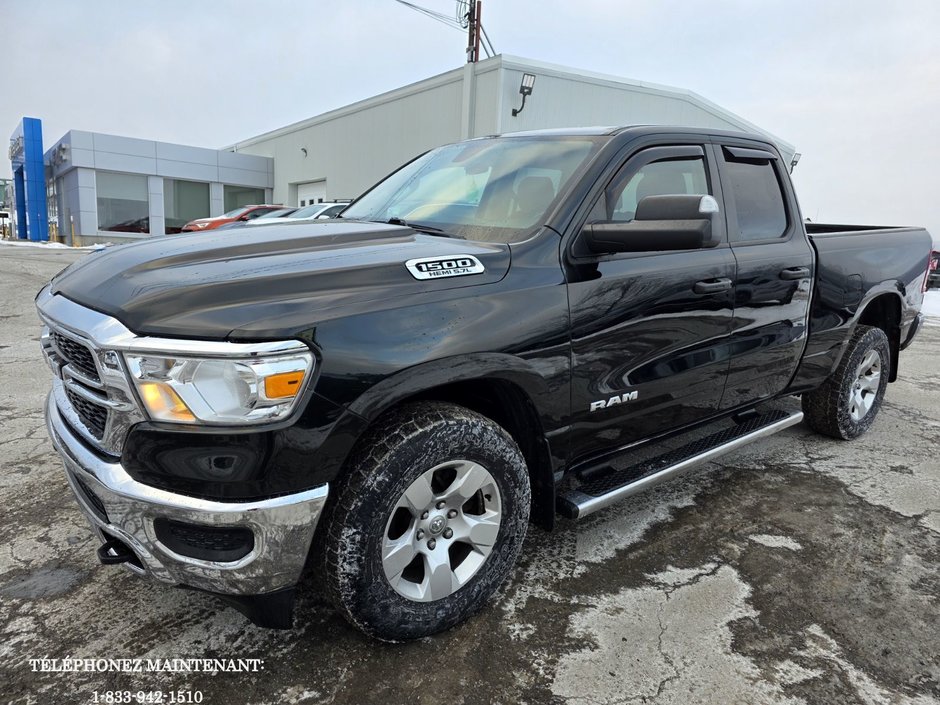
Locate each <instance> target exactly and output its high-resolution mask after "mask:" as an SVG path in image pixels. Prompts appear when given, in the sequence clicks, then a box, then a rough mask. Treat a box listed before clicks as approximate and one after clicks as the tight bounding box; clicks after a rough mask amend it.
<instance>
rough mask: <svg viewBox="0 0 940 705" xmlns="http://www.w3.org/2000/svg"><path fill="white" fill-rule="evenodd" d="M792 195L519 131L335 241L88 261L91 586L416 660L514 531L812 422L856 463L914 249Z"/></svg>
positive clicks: (260, 237)
mask: <svg viewBox="0 0 940 705" xmlns="http://www.w3.org/2000/svg"><path fill="white" fill-rule="evenodd" d="M785 167H786V165H785V164H784V163H783V161H782V159H781V156H780V154H779V153H778V151H777V149H776V148H775V147H774V145H773V144H771V143H769V142H768V141H767V140H765V139H762V138H760V137H757V136H753V135H746V134H736V133H721V132H713V131H706V132H703V131H696V130H690V129H682V128H664V127H628V128H620V129H571V130H558V131H550V132H537V133H520V134H515V135H508V136H502V137H492V138H483V139H475V140H470V141H466V142H461V143H458V144H452V145H448V146H444V147H440V148H438V149H434V150H432V151H430V152H428V153H426V154H424V155H422V156H420V157H418V158H417V159H415V160H414V161H412V162H410V163H409V164H407V165H405V166H404V167H402V168H401V169H400V170H398V171H396V172H395V173H393V174H392V175H390V176H389V177H387V178H386V179H384V180H383V181H381V182H380V183H378V184H377V185H376V186H374V187H373V188H372V189H371V190H370V191H368V192H367V193H366V194H365V195H363V196H362V197H360V198H359V199H358V200H357V201H356V202H355V203H353V204H352V205H351V206H349V207H348V208H347V209H346V210H345V211H344V212H343V213H342V215H341V218H340V219H334V220H329V221H322V222H312V223H298V224H288V225H272V226H265V227H261V226H259V227H257V228H245V229H242V230H232V231H226V232H220V233H218V234H215V233H199V234H193V235H184V236H174V237H166V238H154V239H152V240H149V241H146V242H142V243H138V244H132V245H124V246H120V247H115V248H111V249H108V250H106V251H103V252H100V253H95V254H92V255H89V256H87V257H86V258H84V259H83V260H81V261H79V262H77V263H76V264H74V265H72V266H71V267H69V268H68V269H66V270H65V271H63V272H62V273H60V274H59V275H58V276H56V277H55V278H54V279H53V280H52V281H51V282H50V284H49V285H48V286H46V287H45V288H44V289H43V290H42V291H41V292H40V293H39V295H38V297H37V306H38V310H39V314H40V317H41V319H42V321H43V323H44V328H43V332H42V338H41V340H42V349H43V352H44V354H45V356H46V359H47V361H48V362H49V364H50V367H51V368H52V371H53V372H54V374H55V377H54V379H53V389H52V393H51V394H50V396H49V400H48V403H47V407H46V415H47V422H48V428H49V432H50V434H51V437H52V439H53V442H54V444H55V447H56V448H57V450H58V451H59V453H60V455H61V456H62V458H63V460H64V462H65V468H66V477H67V479H68V483H69V485H70V486H71V489H72V490H73V492H74V494H75V496H76V498H77V500H78V502H79V504H80V506H81V508H82V510H83V512H84V514H85V515H86V516H87V518H88V520H89V521H90V522H91V524H92V526H93V527H94V530H95V531H96V532H97V533H98V534H99V535H100V538H101V540H102V546H101V548H100V549H99V551H98V557H99V558H100V560H101V561H102V562H103V563H121V564H123V565H124V566H125V567H126V568H129V569H130V570H132V571H134V572H136V573H139V574H141V575H145V576H149V577H150V578H153V579H156V580H158V581H162V582H164V583H167V584H171V585H179V586H185V587H190V588H195V589H199V590H203V591H208V592H212V593H214V594H218V595H221V596H224V597H227V598H228V599H229V600H230V601H232V602H234V603H235V604H236V606H238V607H239V608H240V609H242V611H244V612H245V613H246V614H248V615H249V616H250V617H252V618H253V619H254V620H255V621H256V622H258V623H260V624H265V625H268V626H280V627H285V626H289V625H290V624H291V617H292V605H293V599H294V592H295V589H296V585H297V583H298V581H299V580H300V578H301V576H302V574H304V572H305V569H306V570H310V571H312V572H313V573H314V574H315V577H316V579H318V580H319V581H320V583H321V585H322V589H323V590H324V591H325V592H326V593H327V595H328V596H329V597H330V598H331V599H332V601H333V602H334V604H335V605H336V607H337V609H338V610H339V611H340V612H342V614H344V615H345V616H346V617H347V618H348V619H349V620H350V621H351V622H352V623H353V624H355V625H356V626H357V627H359V628H360V629H362V630H363V631H365V632H366V633H368V634H370V635H373V636H375V637H378V638H381V639H388V640H401V639H409V638H415V637H420V636H424V635H427V634H431V633H434V632H436V631H439V630H442V629H446V628H448V627H451V626H453V625H454V624H457V623H458V622H460V621H461V620H463V619H465V618H467V617H468V616H469V615H471V614H472V613H473V612H474V611H476V610H478V609H480V608H481V607H482V606H483V605H484V604H485V602H486V601H487V598H488V597H489V596H490V595H491V594H492V593H493V592H494V590H495V589H496V588H497V587H498V586H499V585H500V584H501V583H502V582H503V581H504V580H505V579H506V577H507V576H508V575H509V574H510V572H511V570H512V567H513V564H514V562H515V560H516V557H517V555H518V553H519V550H520V548H521V546H522V542H523V537H524V536H525V533H526V529H527V526H528V524H529V522H530V521H532V522H534V523H536V524H537V525H541V526H542V527H545V528H550V527H551V526H552V525H553V522H554V521H555V517H556V516H557V515H558V514H559V513H560V514H562V515H564V516H567V517H570V518H578V517H582V516H585V515H587V514H589V513H590V512H593V511H596V510H597V509H599V508H602V507H605V506H607V505H609V504H611V503H612V502H614V501H615V500H618V499H620V498H622V497H625V496H627V495H629V494H632V493H634V492H637V491H639V490H642V489H643V488H645V487H648V486H649V485H651V484H653V483H654V482H657V481H659V480H662V479H664V478H666V477H669V476H670V475H672V474H674V473H676V472H679V471H681V470H682V469H684V468H687V467H690V466H691V465H694V464H696V463H701V462H703V461H706V460H708V459H710V458H714V457H716V456H717V455H719V454H721V453H724V452H727V451H729V450H733V449H734V448H737V447H740V446H741V445H742V444H744V443H747V442H750V441H753V440H755V439H757V438H760V437H762V436H766V435H768V434H770V433H773V432H775V431H778V430H780V429H783V428H785V427H787V426H790V425H793V424H796V423H799V422H800V421H801V420H805V421H806V422H807V423H808V424H809V425H810V426H811V427H812V428H814V429H816V430H817V431H819V432H822V433H824V434H828V435H830V436H833V437H835V438H841V439H851V438H855V437H856V436H859V435H860V434H862V433H864V432H865V431H866V430H867V429H868V428H869V426H870V425H871V424H872V422H873V420H874V419H875V416H876V414H877V413H878V409H879V406H880V405H881V402H882V398H883V396H884V393H885V388H886V386H887V384H888V383H889V382H891V381H893V380H895V379H896V377H897V374H898V362H899V360H898V357H899V353H900V351H901V350H903V349H904V348H905V347H906V346H907V345H908V344H909V343H910V342H911V340H912V338H913V337H914V335H915V333H916V331H917V329H918V325H919V321H920V314H919V308H920V305H921V302H922V301H923V291H924V286H925V278H926V273H927V266H928V256H929V254H930V249H931V238H930V236H929V235H928V233H927V232H926V231H924V230H923V229H920V228H874V227H851V226H843V225H839V226H830V225H817V224H811V225H804V223H803V220H802V218H801V215H800V208H799V205H798V204H797V200H796V196H795V195H794V192H793V187H792V185H791V182H790V179H789V174H788V172H787V169H786V168H785ZM792 395H802V412H800V411H796V410H795V406H794V405H791V406H792V407H793V408H791V409H790V410H789V411H788V410H786V409H783V410H781V409H780V408H779V407H780V406H781V404H780V403H779V402H778V403H777V404H770V405H768V402H773V400H775V399H779V398H780V397H784V396H792ZM783 406H786V405H783ZM716 423H717V424H719V425H720V426H721V428H720V430H716V431H714V432H708V429H707V428H706V425H708V426H709V428H710V425H712V424H716ZM703 432H704V434H705V435H703ZM691 434H696V435H695V440H694V441H692V442H688V443H685V445H683V443H684V440H683V439H684V438H685V437H689V438H691V437H692V436H691ZM666 441H668V442H670V443H671V449H670V450H669V451H668V452H661V453H660V454H659V455H655V454H653V453H647V456H648V457H646V459H645V460H643V461H642V462H639V463H633V464H632V465H629V466H628V467H624V466H623V463H619V464H618V463H615V464H614V466H618V467H617V469H614V466H612V465H611V462H610V461H611V458H613V457H614V456H617V455H622V454H624V453H628V454H630V455H631V456H635V455H636V454H637V453H638V452H639V451H640V450H644V449H646V450H648V449H649V448H651V447H658V448H662V447H663V443H664V442H666ZM641 447H642V448H641Z"/></svg>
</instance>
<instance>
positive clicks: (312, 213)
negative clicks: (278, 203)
mask: <svg viewBox="0 0 940 705" xmlns="http://www.w3.org/2000/svg"><path fill="white" fill-rule="evenodd" d="M348 205H349V204H348V203H314V204H313V205H310V206H306V207H304V208H298V209H297V210H295V211H294V212H293V213H290V214H288V215H284V216H280V217H278V218H263V219H262V218H258V219H257V220H249V221H248V222H247V223H246V225H273V224H274V223H296V222H297V221H298V220H317V219H319V218H335V217H336V215H337V214H338V213H339V212H340V211H342V210H343V209H344V208H346V207H347V206H348ZM259 221H260V222H259Z"/></svg>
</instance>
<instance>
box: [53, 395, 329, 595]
mask: <svg viewBox="0 0 940 705" xmlns="http://www.w3.org/2000/svg"><path fill="white" fill-rule="evenodd" d="M46 426H47V427H48V430H49V436H50V437H51V439H52V443H53V445H54V446H55V449H56V450H57V451H58V453H59V455H60V456H61V457H62V460H63V461H64V463H65V470H66V476H67V478H68V482H69V486H70V487H71V488H72V492H73V493H74V494H75V497H76V499H77V500H78V503H79V506H80V507H81V509H82V512H83V513H84V514H85V516H86V518H87V519H88V521H89V522H90V523H91V525H92V527H93V528H94V529H95V531H96V532H97V533H98V534H99V536H100V537H101V538H102V540H103V541H107V540H108V539H110V538H117V539H119V540H120V541H123V542H124V543H125V544H126V545H127V546H128V547H129V548H130V549H131V550H132V551H133V552H134V554H135V555H136V558H137V561H138V562H139V566H138V565H134V563H124V564H123V565H125V566H127V567H128V568H129V569H130V570H132V571H133V572H135V573H138V574H140V575H144V576H147V577H150V578H153V579H154V580H158V581H160V582H162V583H167V584H170V585H181V586H186V587H192V588H197V589H200V590H205V591H209V592H213V593H219V594H223V595H232V596H238V595H262V594H267V593H272V592H275V591H277V590H281V589H283V588H288V587H292V586H293V585H295V584H296V583H297V582H298V580H299V579H300V575H301V572H302V570H303V567H304V564H305V563H306V560H307V554H308V552H309V550H310V543H311V541H312V540H313V533H314V530H315V529H316V525H317V521H318V520H319V517H320V512H321V511H322V509H323V505H324V504H325V502H326V497H327V492H328V486H327V485H321V486H319V487H315V488H314V489H312V490H307V491H305V492H299V493H297V494H291V495H286V496H282V497H275V498H272V499H265V500H259V501H252V502H215V501H211V500H205V499H198V498H195V497H188V496H185V495H179V494H174V493H172V492H167V491H165V490H161V489H157V488H154V487H150V486H148V485H144V484H142V483H140V482H137V481H136V480H134V478H132V477H131V476H130V475H129V474H128V473H127V471H126V470H124V468H123V467H122V466H121V464H120V463H119V462H109V461H106V460H103V459H101V458H100V457H99V456H98V455H96V454H95V453H93V452H91V451H90V450H88V448H87V447H86V445H85V444H84V442H83V441H82V440H80V439H79V437H78V436H77V435H76V433H75V432H74V431H73V430H72V429H71V428H70V427H69V426H68V424H66V422H65V421H64V420H63V418H62V416H61V414H60V413H59V409H58V407H57V406H56V403H55V399H54V396H53V395H52V394H50V395H49V398H48V399H47V401H46ZM82 485H84V487H83V486H82ZM87 492H91V493H92V495H93V497H92V498H90V497H89V496H88V494H87ZM95 498H96V499H97V500H98V502H97V503H96V502H94V501H93V499H95ZM96 505H97V506H96ZM160 518H164V519H171V520H176V521H179V522H186V523H189V524H198V525H203V526H213V527H241V528H248V529H250V530H251V531H252V532H253V534H254V546H253V547H252V549H251V551H250V553H248V554H247V555H246V556H244V557H242V558H239V559H238V560H235V561H231V562H217V561H207V560H200V559H197V558H191V557H189V556H184V555H180V554H178V553H175V552H174V551H172V550H170V549H169V548H168V547H167V546H166V545H164V544H163V543H162V542H161V541H160V540H159V539H158V538H157V532H156V531H155V529H154V520H155V519H160Z"/></svg>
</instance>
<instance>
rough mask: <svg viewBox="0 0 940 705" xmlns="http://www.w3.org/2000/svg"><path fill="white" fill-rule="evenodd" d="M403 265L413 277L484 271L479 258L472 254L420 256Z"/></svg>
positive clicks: (425, 277) (436, 277)
mask: <svg viewBox="0 0 940 705" xmlns="http://www.w3.org/2000/svg"><path fill="white" fill-rule="evenodd" d="M405 266H406V267H407V268H408V271H409V272H411V276H413V277H414V278H415V279H439V278H441V277H462V276H465V275H467V274H483V272H484V271H486V270H485V269H484V267H483V265H482V264H481V263H480V260H478V259H477V258H476V257H474V256H473V255H453V256H450V257H422V258H420V259H410V260H408V261H407V262H405Z"/></svg>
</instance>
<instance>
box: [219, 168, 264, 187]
mask: <svg viewBox="0 0 940 705" xmlns="http://www.w3.org/2000/svg"><path fill="white" fill-rule="evenodd" d="M218 180H219V181H221V182H222V183H223V184H234V185H238V186H255V187H257V188H271V187H272V186H273V184H272V183H271V177H270V176H268V172H267V171H248V170H246V169H232V168H229V167H224V166H223V167H219V178H218Z"/></svg>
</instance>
